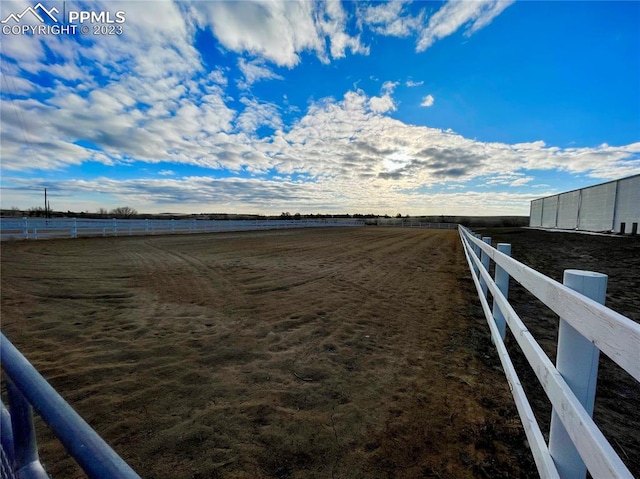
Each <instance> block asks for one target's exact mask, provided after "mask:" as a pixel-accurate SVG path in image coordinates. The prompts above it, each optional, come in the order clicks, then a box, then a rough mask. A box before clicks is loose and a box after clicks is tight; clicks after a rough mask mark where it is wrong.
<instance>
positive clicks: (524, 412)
mask: <svg viewBox="0 0 640 479" xmlns="http://www.w3.org/2000/svg"><path fill="white" fill-rule="evenodd" d="M459 233H460V239H461V241H462V244H463V246H464V251H465V255H466V258H467V262H468V263H469V267H470V270H471V273H472V277H473V281H474V283H475V285H476V289H477V291H478V294H479V297H480V301H481V303H482V309H483V311H484V313H485V316H486V318H487V322H488V323H489V328H490V330H491V337H492V340H493V342H494V344H495V345H496V349H497V350H498V355H499V357H500V361H501V363H502V366H503V369H504V371H505V375H506V377H507V381H508V382H509V386H510V388H511V391H512V394H513V397H514V399H515V403H516V407H517V409H518V413H519V414H520V417H521V419H522V424H523V426H524V430H525V433H526V435H527V439H528V440H529V444H530V447H531V451H532V453H533V457H534V460H535V462H536V466H537V468H538V472H539V473H540V476H541V477H543V478H562V479H568V478H579V477H582V478H584V477H585V471H586V469H588V470H589V472H590V474H591V476H592V477H594V478H603V479H604V478H606V479H611V478H632V477H633V476H632V475H631V473H630V472H629V470H628V468H627V467H626V466H625V465H624V463H623V462H622V460H621V459H620V457H619V456H618V455H617V454H616V452H615V451H614V450H613V448H612V447H611V445H610V444H609V442H608V441H607V440H606V439H605V437H604V436H603V434H602V432H601V431H600V429H599V428H598V426H597V425H596V424H595V423H594V421H593V419H592V417H591V415H592V412H593V395H594V394H595V384H596V378H597V353H598V350H599V351H602V352H603V353H605V354H606V355H607V356H609V357H610V358H611V359H612V360H613V361H615V362H616V363H617V364H618V365H619V366H621V367H622V368H624V369H625V370H626V371H627V372H628V373H629V374H630V375H631V376H633V377H634V378H635V379H636V380H638V381H640V325H639V324H637V323H635V322H634V321H632V320H631V319H629V318H627V317H625V316H622V315H621V314H618V313H616V312H615V311H612V310H611V309H609V308H607V307H605V306H604V305H603V304H600V303H599V302H598V301H596V300H594V299H591V298H589V297H587V296H584V295H583V294H581V293H579V292H576V291H574V290H573V289H571V288H572V287H576V285H575V284H569V281H568V280H567V278H568V277H569V279H574V280H575V278H576V277H579V278H581V281H583V282H584V281H586V282H589V281H591V279H592V278H596V277H598V276H599V277H604V278H605V288H606V276H604V275H599V274H598V273H591V272H580V271H575V270H568V271H567V272H565V284H564V285H563V284H560V283H558V282H557V281H554V280H552V279H551V278H548V277H546V276H544V275H542V274H541V273H539V272H537V271H535V270H533V269H531V268H529V267H528V266H525V265H524V264H522V263H519V262H518V261H515V260H514V259H512V258H511V257H510V256H509V255H508V254H506V253H504V252H501V251H500V250H501V249H503V250H508V249H509V248H507V247H506V245H498V249H495V248H493V247H492V246H491V238H480V237H479V236H478V235H475V234H474V233H472V232H471V231H470V230H468V229H467V228H464V227H462V226H460V227H459ZM491 260H493V261H494V262H495V264H496V268H495V271H496V277H497V281H494V280H493V279H492V278H491V275H490V274H489V263H490V261H491ZM504 275H508V276H507V281H506V284H508V277H509V276H510V277H512V278H514V279H515V280H516V281H517V282H519V283H520V284H521V285H522V286H524V287H525V288H526V289H527V290H528V291H529V292H530V293H532V294H533V295H534V296H536V297H537V298H538V299H539V300H541V301H542V302H543V303H544V304H545V305H547V306H548V307H549V308H550V309H551V310H553V311H554V312H555V313H557V314H558V315H559V316H560V318H561V323H560V324H561V326H560V330H561V332H560V338H559V342H558V358H559V359H560V358H561V357H562V356H565V357H572V358H574V361H572V362H571V361H570V362H569V364H562V365H561V364H560V363H559V364H558V366H557V367H556V366H554V365H553V364H552V362H551V360H550V359H549V357H548V356H547V355H546V354H545V353H544V351H543V350H542V348H541V347H540V345H538V343H537V342H536V341H535V339H534V338H533V336H532V335H531V333H530V332H529V331H528V330H527V327H526V326H525V325H524V323H523V322H522V320H521V319H520V318H519V317H518V315H517V313H516V312H515V311H514V309H513V308H512V306H511V305H510V304H509V302H508V300H507V294H506V289H505V280H504ZM585 278H586V279H585ZM496 283H498V284H496ZM568 284H569V285H568ZM570 286H571V287H570ZM487 292H488V293H490V294H491V296H492V297H493V309H492V308H490V307H489V303H488V300H487ZM600 293H601V294H600ZM597 294H599V295H601V298H596V299H598V300H601V301H602V302H603V301H604V292H603V291H600V292H599V293H597ZM505 323H506V325H508V326H509V328H510V330H511V332H512V333H513V336H514V337H515V339H516V341H517V343H518V346H519V347H520V349H521V350H522V352H523V353H524V355H525V357H526V358H527V361H528V362H529V364H530V365H531V367H532V368H533V370H534V372H535V374H536V376H537V378H538V380H539V381H540V384H541V385H542V387H543V389H544V391H545V393H546V394H547V397H548V398H549V400H550V401H551V405H552V406H553V415H554V418H552V423H551V432H550V436H551V441H550V442H551V444H550V446H549V447H548V446H547V444H546V443H545V440H544V437H543V434H542V432H541V431H540V427H539V425H538V422H537V420H536V418H535V415H534V414H533V411H532V409H531V406H530V404H529V401H528V400H527V397H526V394H525V392H524V389H523V388H522V385H521V383H520V380H519V378H518V375H517V373H516V371H515V369H514V367H513V364H512V362H511V358H510V357H509V354H508V352H507V349H506V347H505V344H504V324H505ZM563 323H565V324H564V328H563ZM566 328H571V331H572V334H573V332H575V334H573V338H571V339H570V340H567V339H566V336H567V333H566V331H567V329H566ZM563 329H565V333H564V334H563V333H562V330H563ZM563 336H564V337H565V339H563ZM585 347H586V351H587V353H588V352H589V351H588V349H589V348H592V349H594V350H595V351H596V355H595V360H594V358H593V355H592V356H590V357H591V360H590V361H591V362H590V363H589V364H588V365H586V366H585V365H584V364H579V363H577V361H575V359H576V358H577V357H578V355H579V354H583V353H584V352H585V351H584V350H583V351H582V353H580V352H579V351H578V349H580V348H585ZM563 348H564V349H563ZM566 348H570V350H567V349H566ZM571 348H575V349H571ZM593 364H595V368H594V367H593ZM590 389H592V391H590V392H589V393H585V391H588V390H590ZM590 394H591V397H589V396H590ZM565 433H566V434H565ZM573 448H575V451H576V454H575V456H576V457H577V459H576V457H573V456H574V455H573V454H572V453H571V452H570V451H571V450H572V449H573ZM567 451H569V452H567ZM585 466H586V468H585Z"/></svg>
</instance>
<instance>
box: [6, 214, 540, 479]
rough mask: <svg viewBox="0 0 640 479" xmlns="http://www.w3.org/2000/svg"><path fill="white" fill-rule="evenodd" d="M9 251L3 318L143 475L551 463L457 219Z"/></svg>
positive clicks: (61, 473) (387, 473)
mask: <svg viewBox="0 0 640 479" xmlns="http://www.w3.org/2000/svg"><path fill="white" fill-rule="evenodd" d="M1 265H2V275H1V279H2V284H1V285H2V303H1V308H2V309H1V313H2V331H3V332H4V334H5V335H7V336H8V337H9V339H10V340H12V341H13V342H14V344H16V346H17V347H18V348H19V349H20V350H21V351H22V352H23V353H24V354H25V355H26V356H27V358H28V359H29V360H31V361H32V362H33V363H34V365H35V366H36V367H37V368H38V370H39V371H40V372H41V373H42V374H43V375H44V376H45V377H46V378H47V379H48V380H49V381H50V382H51V384H52V385H53V386H54V387H55V388H56V389H57V390H58V391H59V392H60V393H61V394H62V395H63V396H64V397H65V398H66V399H67V400H68V401H69V402H70V403H71V404H72V405H73V406H74V408H76V410H77V411H78V412H79V413H80V414H81V415H82V416H83V417H84V418H85V419H86V420H87V421H88V422H89V424H91V425H92V426H93V427H94V428H95V429H96V430H97V431H98V433H99V434H101V435H102V436H103V437H104V438H105V439H106V440H107V442H109V443H110V444H111V445H112V446H113V447H114V448H115V449H116V451H117V452H118V453H119V454H121V455H122V456H123V457H124V458H125V460H126V461H127V462H128V463H129V464H130V465H131V466H132V467H133V468H134V469H135V470H136V471H137V472H138V473H139V474H140V475H141V476H142V477H145V478H156V479H160V478H218V477H219V478H419V477H436V478H466V477H491V478H500V477H537V474H536V472H535V466H534V465H533V461H532V459H531V456H530V453H529V451H528V449H527V447H526V444H525V436H524V433H523V431H522V428H521V425H520V421H519V419H518V416H517V413H516V409H515V406H514V405H513V401H512V399H511V395H510V392H509V390H508V387H507V384H506V381H505V379H504V376H503V374H502V371H501V369H500V368H499V363H498V360H497V359H496V355H495V353H494V350H493V347H492V346H491V343H490V340H489V336H488V333H487V327H486V324H485V322H484V319H483V317H481V316H480V315H479V307H478V301H477V299H475V291H474V289H473V285H472V283H471V281H470V279H469V273H468V271H467V266H466V263H465V259H464V255H463V254H462V251H461V245H460V241H459V239H458V235H457V232H455V231H429V230H406V229H391V228H376V227H366V228H354V229H347V228H335V229H316V230H290V231H274V232H247V233H241V234H234V233H228V234H215V235H197V236H196V235H191V236H165V237H146V238H145V237H133V238H96V239H81V240H61V241H42V242H16V243H5V244H3V245H2V263H1ZM39 437H40V442H41V445H42V453H41V456H42V460H43V462H44V463H45V466H46V468H47V469H48V471H49V472H50V473H51V474H52V475H53V477H54V478H56V479H58V478H75V477H83V476H82V474H81V472H80V471H79V470H78V468H77V466H76V465H75V463H74V462H73V460H71V459H70V458H68V457H66V456H65V455H64V453H63V451H62V450H61V447H60V446H59V445H58V444H57V442H56V441H54V440H53V439H52V436H51V433H50V432H48V430H47V429H46V428H45V427H44V426H42V425H41V424H40V425H39Z"/></svg>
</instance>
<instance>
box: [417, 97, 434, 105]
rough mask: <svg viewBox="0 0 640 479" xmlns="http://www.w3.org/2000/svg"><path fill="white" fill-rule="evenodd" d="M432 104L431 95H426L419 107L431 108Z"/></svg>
mask: <svg viewBox="0 0 640 479" xmlns="http://www.w3.org/2000/svg"><path fill="white" fill-rule="evenodd" d="M434 102H435V99H434V98H433V95H427V96H425V97H424V98H423V99H422V103H420V106H424V107H430V106H433V103H434Z"/></svg>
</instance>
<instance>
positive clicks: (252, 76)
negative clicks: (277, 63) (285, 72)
mask: <svg viewBox="0 0 640 479" xmlns="http://www.w3.org/2000/svg"><path fill="white" fill-rule="evenodd" d="M238 68H240V71H241V72H242V74H243V75H244V78H245V79H244V81H238V87H239V88H241V89H243V90H245V89H248V88H250V87H251V85H253V84H254V83H255V82H257V81H261V80H284V78H283V77H282V76H281V75H278V74H277V73H274V72H273V71H271V70H270V69H269V68H268V67H266V66H265V65H264V61H263V60H253V61H251V62H248V61H246V60H245V59H244V58H240V59H239V60H238Z"/></svg>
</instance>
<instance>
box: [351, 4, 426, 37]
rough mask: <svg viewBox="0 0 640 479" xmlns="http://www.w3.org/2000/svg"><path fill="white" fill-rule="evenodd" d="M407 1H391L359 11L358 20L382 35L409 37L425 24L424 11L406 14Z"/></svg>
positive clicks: (368, 6) (367, 6)
mask: <svg viewBox="0 0 640 479" xmlns="http://www.w3.org/2000/svg"><path fill="white" fill-rule="evenodd" d="M410 3H411V1H407V0H391V1H389V2H381V3H376V4H373V5H366V6H365V7H364V8H359V9H358V20H359V22H360V23H362V24H364V25H367V26H369V28H371V29H372V30H373V31H374V32H376V33H378V34H380V35H388V36H394V37H407V36H409V35H412V34H413V33H415V32H416V31H417V30H418V29H419V28H420V26H421V25H422V22H423V16H424V11H421V12H420V13H419V14H418V15H416V16H412V15H410V14H407V13H405V12H404V10H405V8H404V7H405V5H408V4H410Z"/></svg>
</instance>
